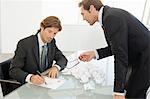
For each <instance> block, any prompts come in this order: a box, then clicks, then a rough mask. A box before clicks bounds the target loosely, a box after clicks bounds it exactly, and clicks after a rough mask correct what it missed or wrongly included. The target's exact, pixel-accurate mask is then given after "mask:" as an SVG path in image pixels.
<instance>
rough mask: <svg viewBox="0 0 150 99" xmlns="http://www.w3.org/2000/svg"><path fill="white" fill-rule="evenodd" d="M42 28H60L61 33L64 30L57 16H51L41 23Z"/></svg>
mask: <svg viewBox="0 0 150 99" xmlns="http://www.w3.org/2000/svg"><path fill="white" fill-rule="evenodd" d="M41 27H43V28H47V27H55V28H58V29H59V31H61V29H62V26H61V22H60V20H59V19H58V18H57V17H55V16H49V17H47V18H45V19H44V20H43V21H42V22H41Z"/></svg>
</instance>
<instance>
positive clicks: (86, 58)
mask: <svg viewBox="0 0 150 99" xmlns="http://www.w3.org/2000/svg"><path fill="white" fill-rule="evenodd" d="M94 57H95V52H94V51H88V52H84V53H82V54H81V55H80V56H79V59H80V60H81V61H84V62H85V61H87V62H88V61H90V60H92V59H93V58H94Z"/></svg>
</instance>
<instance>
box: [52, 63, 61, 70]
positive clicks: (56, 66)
mask: <svg viewBox="0 0 150 99" xmlns="http://www.w3.org/2000/svg"><path fill="white" fill-rule="evenodd" d="M53 66H56V67H57V68H58V70H59V71H60V69H61V67H60V66H59V65H57V64H55V65H53Z"/></svg>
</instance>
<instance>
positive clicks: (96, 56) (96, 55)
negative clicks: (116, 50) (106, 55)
mask: <svg viewBox="0 0 150 99" xmlns="http://www.w3.org/2000/svg"><path fill="white" fill-rule="evenodd" d="M94 53H95V59H99V55H98V52H97V51H96V50H94Z"/></svg>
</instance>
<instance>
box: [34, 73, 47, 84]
mask: <svg viewBox="0 0 150 99" xmlns="http://www.w3.org/2000/svg"><path fill="white" fill-rule="evenodd" d="M36 72H37V74H38V75H39V76H41V77H43V75H42V74H41V73H40V72H39V71H36ZM43 78H44V77H43ZM45 85H47V83H46V81H45Z"/></svg>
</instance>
